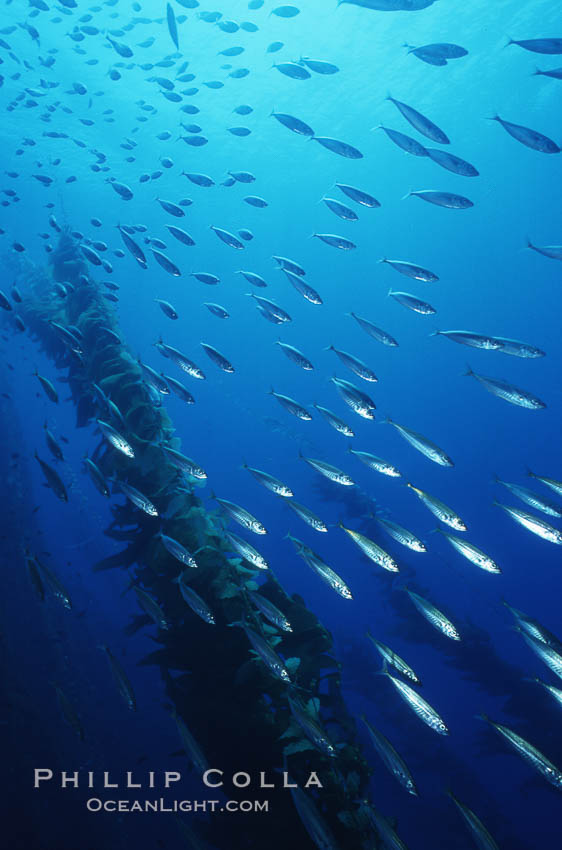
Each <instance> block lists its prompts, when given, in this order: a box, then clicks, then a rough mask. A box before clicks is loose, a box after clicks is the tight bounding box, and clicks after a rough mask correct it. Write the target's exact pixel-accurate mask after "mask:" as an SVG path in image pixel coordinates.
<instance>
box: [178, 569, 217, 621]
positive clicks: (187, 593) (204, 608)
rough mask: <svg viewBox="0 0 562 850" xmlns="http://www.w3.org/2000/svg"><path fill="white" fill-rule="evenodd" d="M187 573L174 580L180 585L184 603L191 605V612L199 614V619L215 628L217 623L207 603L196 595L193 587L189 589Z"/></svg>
mask: <svg viewBox="0 0 562 850" xmlns="http://www.w3.org/2000/svg"><path fill="white" fill-rule="evenodd" d="M186 579H187V572H183V573H182V574H181V575H180V576H178V578H175V579H174V582H175V583H176V584H177V585H178V587H179V589H180V593H181V595H182V597H183V600H184V602H186V603H187V605H189V607H190V608H191V610H192V611H193V612H194V613H195V614H197V616H198V617H201V619H202V620H204V621H205V623H209V625H212V626H214V625H215V623H216V620H215V617H214V614H213V612H212V611H211V609H210V608H209V606H208V605H207V603H206V602H205V600H204V599H201V597H200V596H199V594H198V593H196V592H195V591H194V590H193V588H192V587H189V585H188V584H187V581H186Z"/></svg>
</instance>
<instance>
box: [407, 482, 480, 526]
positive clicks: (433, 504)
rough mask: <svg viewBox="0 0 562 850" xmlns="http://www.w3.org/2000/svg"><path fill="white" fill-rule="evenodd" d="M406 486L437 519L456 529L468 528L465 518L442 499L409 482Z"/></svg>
mask: <svg viewBox="0 0 562 850" xmlns="http://www.w3.org/2000/svg"><path fill="white" fill-rule="evenodd" d="M406 487H409V488H410V490H412V492H414V493H415V494H416V496H417V497H418V499H419V500H420V501H421V502H423V504H424V505H425V506H426V508H428V510H430V511H431V513H432V514H433V515H434V516H436V517H437V519H439V520H440V521H441V522H444V523H445V525H449V526H450V527H451V528H454V529H455V531H466V530H467V526H466V523H465V522H464V520H463V519H461V517H460V516H459V515H458V514H456V513H455V512H454V511H453V510H452V509H451V508H449V507H448V506H447V505H446V504H445V503H444V502H442V501H441V500H440V499H437V498H436V497H435V496H430V495H429V493H426V492H425V491H424V490H420V488H419V487H414V485H413V484H410V483H409V482H408V483H407V484H406Z"/></svg>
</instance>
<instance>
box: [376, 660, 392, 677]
mask: <svg viewBox="0 0 562 850" xmlns="http://www.w3.org/2000/svg"><path fill="white" fill-rule="evenodd" d="M374 675H375V676H390V673H389V672H388V664H387V663H386V658H385V659H384V660H383V662H382V667H381V669H380V670H376V671H375V673H374Z"/></svg>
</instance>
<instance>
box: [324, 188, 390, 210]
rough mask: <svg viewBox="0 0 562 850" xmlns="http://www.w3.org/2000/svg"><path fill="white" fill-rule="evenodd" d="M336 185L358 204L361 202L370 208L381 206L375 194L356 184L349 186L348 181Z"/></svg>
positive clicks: (363, 205)
mask: <svg viewBox="0 0 562 850" xmlns="http://www.w3.org/2000/svg"><path fill="white" fill-rule="evenodd" d="M335 185H336V186H337V187H338V189H339V190H340V191H341V192H343V193H344V195H347V197H348V198H351V200H352V201H355V202H356V203H357V204H361V206H362V207H368V208H369V209H375V208H376V207H380V202H379V201H377V199H376V198H375V197H373V195H370V194H369V193H368V192H364V191H363V189H357V188H356V187H355V186H349V185H348V184H347V183H336V184H335Z"/></svg>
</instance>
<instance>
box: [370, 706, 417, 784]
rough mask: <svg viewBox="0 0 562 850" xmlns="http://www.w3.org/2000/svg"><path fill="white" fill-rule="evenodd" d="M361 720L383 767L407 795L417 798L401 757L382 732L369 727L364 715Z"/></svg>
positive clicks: (411, 779) (410, 777) (410, 776)
mask: <svg viewBox="0 0 562 850" xmlns="http://www.w3.org/2000/svg"><path fill="white" fill-rule="evenodd" d="M361 720H362V721H363V723H364V724H365V726H366V727H367V730H368V732H369V735H370V738H371V741H372V742H373V746H374V748H375V750H376V751H377V753H378V754H379V756H380V757H381V759H382V762H383V764H384V766H385V767H386V768H387V770H388V771H389V772H390V773H391V774H392V775H393V776H394V777H395V778H396V779H397V780H398V782H399V783H400V785H402V787H403V788H405V789H406V791H407V792H408V794H413V795H414V797H417V796H418V791H417V788H416V784H415V782H414V779H413V777H412V774H411V773H410V771H409V770H408V767H407V765H406V762H405V761H404V759H403V758H402V756H400V755H399V754H398V753H397V752H396V750H395V749H394V747H393V746H392V744H391V743H390V741H389V740H388V738H386V737H385V736H384V735H383V734H382V732H379V730H378V729H375V727H374V726H371V724H370V723H369V721H368V720H367V719H366V717H365V715H364V714H362V715H361Z"/></svg>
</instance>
